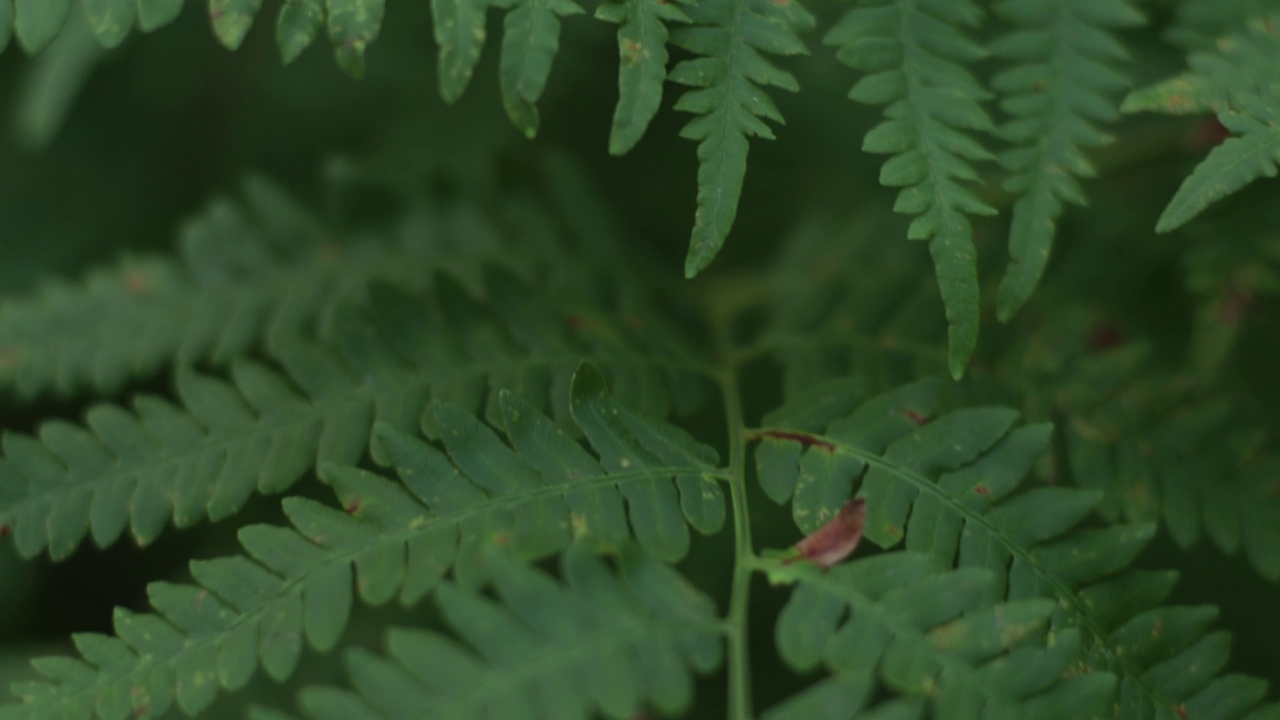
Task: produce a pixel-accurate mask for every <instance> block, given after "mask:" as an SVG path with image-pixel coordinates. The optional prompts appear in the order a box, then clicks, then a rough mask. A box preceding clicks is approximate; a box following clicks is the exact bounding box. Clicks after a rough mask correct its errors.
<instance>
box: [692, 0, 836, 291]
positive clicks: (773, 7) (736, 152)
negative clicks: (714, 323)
mask: <svg viewBox="0 0 1280 720" xmlns="http://www.w3.org/2000/svg"><path fill="white" fill-rule="evenodd" d="M688 14H689V18H690V19H691V20H692V21H693V27H686V28H680V29H678V30H676V31H675V32H673V33H672V35H671V40H672V42H673V43H674V44H675V45H676V46H677V47H679V48H681V49H683V50H687V51H689V52H690V53H693V54H694V55H695V56H696V57H695V58H693V59H691V60H684V61H682V62H681V63H680V64H678V65H676V66H675V68H673V69H672V70H671V75H670V78H669V79H670V80H671V81H672V82H675V83H679V84H681V85H686V86H688V87H690V88H692V89H690V90H687V91H685V93H684V94H683V95H681V96H680V99H679V100H678V101H677V102H676V106H675V107H676V110H681V111H684V112H688V113H693V114H694V115H696V116H697V117H695V118H694V119H693V120H690V121H689V123H688V124H686V125H685V126H684V129H682V130H681V131H680V136H681V137H683V138H687V139H689V140H695V141H697V143H698V200H697V205H698V209H697V213H696V214H695V216H694V220H693V234H692V236H691V237H690V240H689V254H688V255H687V256H686V258H685V265H684V274H685V277H689V278H692V277H693V276H695V275H697V274H698V273H699V272H701V271H702V270H703V269H704V268H706V267H707V266H708V265H710V264H711V261H712V259H714V258H715V256H716V254H717V253H718V252H720V248H721V246H723V245H724V241H725V238H726V237H728V235H729V229H730V228H731V227H732V226H733V220H734V217H736V216H737V213H738V199H739V197H740V196H741V195H742V183H743V180H744V178H745V177H746V173H747V151H748V149H749V144H748V142H747V138H748V137H753V136H754V137H759V138H765V139H768V140H772V139H773V138H774V134H773V130H771V129H770V128H769V125H768V124H767V123H766V122H765V120H772V121H773V122H776V123H782V122H783V119H782V114H781V113H780V112H778V108H777V106H776V105H774V103H773V100H772V99H771V98H770V97H769V95H768V94H767V93H766V92H765V88H766V87H776V88H781V89H783V90H790V91H792V92H795V91H797V90H799V89H800V85H799V83H798V82H797V81H796V79H795V77H794V76H792V75H791V73H788V72H786V71H785V70H782V69H780V68H779V67H777V66H776V65H774V64H773V62H772V61H770V60H769V58H768V55H800V54H804V53H806V52H807V50H806V49H805V46H804V42H803V41H801V40H800V37H799V35H798V34H797V33H799V32H804V31H806V30H809V29H811V28H812V27H813V25H814V20H813V16H812V15H810V14H809V13H808V11H807V10H805V9H804V8H803V7H801V6H800V3H799V2H798V0H700V2H699V3H698V4H697V5H696V6H691V7H690V8H689V9H688Z"/></svg>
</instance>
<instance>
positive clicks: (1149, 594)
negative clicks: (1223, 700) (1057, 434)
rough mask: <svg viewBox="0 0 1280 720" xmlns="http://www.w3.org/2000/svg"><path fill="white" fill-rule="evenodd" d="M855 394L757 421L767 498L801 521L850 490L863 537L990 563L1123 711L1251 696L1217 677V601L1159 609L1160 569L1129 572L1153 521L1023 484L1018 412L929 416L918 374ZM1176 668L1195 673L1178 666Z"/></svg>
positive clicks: (1221, 657)
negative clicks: (865, 396) (882, 389)
mask: <svg viewBox="0 0 1280 720" xmlns="http://www.w3.org/2000/svg"><path fill="white" fill-rule="evenodd" d="M859 395H860V393H859V392H858V391H857V390H856V389H855V388H853V387H851V386H850V384H849V383H847V382H846V383H836V384H828V385H825V386H820V387H818V388H814V389H813V390H812V391H811V392H810V393H809V394H808V395H807V396H805V397H803V398H800V397H798V398H796V399H795V400H794V401H793V402H791V403H789V404H788V405H787V406H785V407H784V408H782V409H780V410H779V411H777V412H775V413H772V414H771V415H769V416H766V418H765V427H764V428H762V429H760V430H759V431H757V432H756V435H755V436H756V437H757V438H758V439H760V441H761V447H760V448H759V449H758V450H757V464H758V467H759V476H760V480H761V483H762V485H763V487H764V489H765V491H766V492H767V493H768V494H769V495H770V496H771V497H772V498H773V499H775V500H777V501H779V502H782V501H786V500H787V499H791V502H792V512H793V516H794V517H795V518H796V521H797V524H798V525H799V526H800V528H801V530H803V531H806V532H809V531H812V529H815V528H816V527H817V526H818V525H819V524H820V523H821V522H822V521H824V520H825V519H826V518H828V517H830V516H831V515H832V514H834V513H835V512H836V511H838V509H839V507H840V506H841V505H842V504H843V503H844V501H845V499H846V498H848V497H849V496H850V495H851V494H854V493H855V492H856V494H857V495H858V496H860V497H863V498H865V500H866V503H867V518H866V525H865V527H864V536H865V537H866V538H867V539H868V540H870V541H871V542H873V543H876V544H878V545H880V546H882V547H892V546H895V545H897V544H899V543H903V542H905V545H906V548H907V549H908V550H915V551H918V552H922V553H926V554H928V555H930V556H932V558H933V560H934V562H935V563H936V564H938V565H939V566H941V567H944V568H947V567H952V566H958V567H961V568H965V567H979V568H986V569H988V570H990V571H991V572H992V573H993V574H994V578H995V583H994V584H993V585H992V588H991V590H990V594H989V595H988V600H989V601H990V602H1000V601H1017V600H1026V599H1031V598H1049V599H1051V600H1054V601H1055V602H1057V603H1059V604H1060V605H1061V608H1060V610H1059V611H1058V612H1056V613H1055V615H1054V618H1053V620H1052V625H1051V626H1052V628H1053V631H1054V632H1061V631H1065V630H1068V629H1072V628H1074V629H1078V630H1079V631H1080V633H1081V639H1082V641H1083V642H1082V645H1081V651H1080V653H1079V659H1080V660H1081V661H1083V662H1085V663H1086V664H1087V666H1088V667H1089V668H1091V669H1093V670H1097V671H1103V672H1109V673H1113V674H1114V675H1116V677H1117V679H1118V686H1117V692H1116V694H1115V696H1114V698H1113V703H1114V704H1115V710H1116V712H1117V713H1118V714H1119V716H1121V717H1130V716H1134V717H1163V716H1167V715H1169V714H1170V713H1175V712H1177V711H1178V709H1179V708H1180V707H1182V706H1184V705H1185V706H1187V707H1191V706H1196V707H1203V706H1205V705H1206V704H1208V703H1211V702H1212V701H1213V698H1215V697H1217V696H1219V695H1220V694H1223V693H1230V694H1233V695H1234V696H1235V700H1237V701H1239V703H1240V705H1239V708H1240V713H1243V712H1244V711H1246V710H1247V709H1249V708H1252V707H1254V706H1256V705H1257V703H1258V702H1260V700H1261V698H1262V695H1263V693H1264V692H1265V683H1262V682H1261V681H1256V682H1255V681H1252V680H1248V681H1242V680H1240V679H1239V678H1238V677H1236V676H1223V677H1215V675H1216V673H1217V672H1218V670H1220V669H1221V667H1222V664H1223V663H1224V662H1225V659H1226V654H1225V648H1226V645H1225V643H1226V642H1227V637H1226V635H1225V634H1224V633H1208V628H1209V625H1210V623H1211V622H1212V620H1213V619H1214V617H1216V615H1217V611H1216V609H1215V608H1212V607H1162V606H1160V605H1159V603H1160V601H1161V600H1162V599H1163V598H1164V597H1165V596H1166V595H1167V594H1168V592H1169V590H1170V589H1171V588H1172V584H1173V580H1174V576H1173V575H1172V574H1161V573H1153V572H1150V571H1138V570H1127V568H1128V566H1129V565H1130V564H1131V563H1132V562H1133V560H1134V558H1135V557H1136V556H1137V554H1138V553H1139V552H1140V551H1141V550H1142V548H1143V547H1144V546H1145V545H1146V544H1147V542H1148V541H1149V540H1150V539H1151V537H1152V534H1153V532H1154V526H1152V525H1150V524H1134V525H1126V524H1120V525H1112V526H1108V527H1106V528H1102V529H1082V528H1080V527H1079V524H1080V523H1081V521H1082V520H1084V519H1085V518H1086V517H1088V516H1089V515H1090V514H1091V513H1092V511H1093V510H1094V508H1095V507H1096V506H1097V505H1098V503H1099V501H1100V500H1101V499H1102V494H1101V493H1099V492H1097V491H1091V490H1078V489H1071V488H1062V487H1052V486H1042V487H1025V486H1024V483H1023V478H1024V476H1026V475H1027V474H1028V472H1029V471H1030V469H1031V468H1032V466H1033V464H1034V463H1035V462H1036V460H1037V458H1039V457H1040V456H1041V455H1043V454H1044V453H1045V451H1046V450H1047V449H1048V444H1049V439H1050V432H1051V428H1050V427H1049V426H1048V425H1035V426H1029V427H1022V428H1016V429H1015V428H1014V427H1013V425H1014V422H1015V420H1016V418H1017V414H1016V413H1015V412H1013V411H1010V410H1004V409H999V408H975V409H968V410H960V411H955V412H951V413H948V414H944V415H942V416H940V417H937V418H936V419H933V418H931V416H932V414H933V408H934V391H933V388H932V387H931V385H930V384H929V383H919V384H915V385H909V386H906V387H903V388H900V389H898V390H894V391H891V392H889V393H886V394H883V395H879V396H876V397H874V398H871V399H869V400H866V401H865V402H864V401H863V400H862V398H861V397H860V396H859ZM1152 627H1156V628H1163V629H1164V630H1163V631H1157V632H1154V633H1152V632H1151V628H1152ZM1189 666H1194V667H1196V668H1198V672H1197V673H1195V674H1194V677H1193V676H1191V675H1188V674H1186V673H1181V674H1180V671H1179V670H1178V668H1184V669H1185V668H1187V667H1189ZM1241 683H1243V684H1241ZM1108 714H1109V713H1108ZM1232 717H1235V715H1232Z"/></svg>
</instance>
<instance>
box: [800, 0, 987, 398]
mask: <svg viewBox="0 0 1280 720" xmlns="http://www.w3.org/2000/svg"><path fill="white" fill-rule="evenodd" d="M859 5H860V7H856V8H854V9H853V10H850V11H849V12H848V13H847V14H846V15H845V16H844V17H843V18H842V19H841V20H840V22H839V23H838V24H837V25H836V26H835V27H834V28H832V29H831V32H829V33H828V34H827V37H826V39H825V42H826V43H827V44H829V45H835V46H837V47H839V48H840V51H839V54H838V55H837V57H839V59H840V61H841V62H843V63H845V64H846V65H849V66H850V67H852V68H854V69H856V70H860V71H862V72H864V73H867V75H866V76H865V77H864V78H862V79H861V80H860V81H858V83H857V85H855V86H854V88H853V90H852V91H850V93H849V97H851V98H852V99H854V100H856V101H858V102H862V103H867V104H872V105H888V107H887V108H886V109H885V115H886V116H887V117H888V120H886V121H885V122H883V123H881V124H880V125H878V126H876V127H875V128H872V130H871V132H869V133H867V136H866V139H865V140H864V141H863V144H862V149H863V150H865V151H867V152H871V153H877V154H890V155H893V156H894V157H892V158H890V159H889V160H888V161H887V162H886V163H885V164H884V167H883V168H881V171H880V182H881V184H883V185H887V186H890V187H901V188H903V189H902V190H901V191H899V193H898V199H897V202H896V203H895V204H894V210H895V211H897V212H900V213H904V214H908V215H915V216H917V217H916V218H915V219H914V220H912V221H911V225H910V227H909V229H908V230H907V237H908V238H910V239H913V240H929V252H930V254H931V255H932V256H933V263H934V267H935V268H936V270H937V275H938V287H939V288H940V289H941V291H942V300H943V304H944V305H945V307H946V313H947V322H948V323H949V328H948V333H947V334H948V338H949V340H950V354H949V356H948V364H949V366H950V369H951V375H952V376H953V377H955V378H957V379H958V378H960V377H961V376H963V375H964V369H965V365H966V364H967V363H968V362H969V357H970V356H971V355H972V354H973V350H974V348H975V347H976V345H977V342H978V316H979V298H978V271H977V258H976V255H975V250H974V247H973V228H972V227H971V226H970V224H969V219H968V218H967V217H966V214H976V215H994V214H995V209H994V208H992V207H990V206H989V205H987V204H986V203H984V202H983V201H982V200H980V199H978V197H977V196H976V195H974V194H973V193H972V192H971V191H969V190H968V189H967V188H965V187H964V185H963V184H962V183H963V182H965V181H972V180H976V179H977V173H976V172H975V171H974V169H973V166H972V165H971V164H970V162H971V161H978V160H990V159H992V155H991V153H989V152H988V151H987V150H986V149H984V148H983V147H982V145H981V144H980V143H979V142H978V141H976V140H974V139H973V137H972V134H971V131H974V130H982V131H988V132H990V131H993V130H994V129H995V126H994V125H993V124H992V122H991V118H990V117H988V116H987V113H986V111H985V110H983V109H982V106H981V105H980V102H981V101H983V100H985V99H986V98H987V97H988V93H987V91H986V90H984V89H983V88H982V86H981V85H980V84H979V83H978V81H977V80H975V79H974V78H973V76H972V75H970V74H969V72H968V70H966V69H965V67H964V66H965V64H967V63H972V62H975V61H977V60H978V59H980V58H982V57H983V56H984V55H985V54H986V53H985V51H984V50H983V49H982V48H981V47H979V46H978V45H977V44H975V43H974V42H973V41H972V40H970V39H969V38H968V37H966V36H965V34H964V33H963V32H962V31H961V29H960V26H968V27H973V26H976V25H977V24H978V23H979V22H980V20H981V19H982V11H981V10H980V9H979V8H978V6H977V5H975V4H974V3H973V2H971V0H875V1H874V2H860V3H859Z"/></svg>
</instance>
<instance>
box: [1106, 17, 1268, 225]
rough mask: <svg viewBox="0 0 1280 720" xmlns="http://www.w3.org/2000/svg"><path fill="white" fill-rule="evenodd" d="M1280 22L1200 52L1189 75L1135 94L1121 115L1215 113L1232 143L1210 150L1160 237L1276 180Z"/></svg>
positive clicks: (1259, 24) (1163, 219) (1253, 24)
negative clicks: (1251, 187) (1255, 185)
mask: <svg viewBox="0 0 1280 720" xmlns="http://www.w3.org/2000/svg"><path fill="white" fill-rule="evenodd" d="M1277 22H1280V16H1278V17H1273V18H1269V19H1256V20H1252V21H1250V22H1249V25H1248V28H1247V29H1246V31H1245V32H1243V33H1237V34H1233V35H1231V36H1229V37H1228V38H1226V39H1225V40H1224V41H1222V42H1221V43H1220V44H1219V45H1220V49H1219V52H1218V53H1215V54H1209V53H1196V54H1193V55H1192V56H1191V57H1190V58H1189V60H1188V62H1189V64H1190V65H1191V69H1192V71H1191V73H1190V74H1188V75H1186V76H1183V77H1179V78H1174V79H1172V80H1167V81H1165V82H1163V83H1160V84H1158V85H1156V86H1154V87H1151V88H1147V89H1145V90H1142V91H1138V92H1137V93H1134V94H1133V95H1132V96H1131V97H1130V98H1128V99H1127V100H1126V101H1125V104H1124V106H1123V109H1124V110H1126V111H1128V112H1134V111H1138V110H1158V111H1161V112H1166V113H1170V114H1185V113H1187V112H1197V111H1204V110H1207V109H1212V110H1213V111H1214V112H1216V113H1217V115H1218V121H1219V122H1221V123H1222V125H1223V127H1225V128H1226V129H1227V130H1228V131H1230V132H1231V133H1232V137H1229V138H1227V140H1226V141H1225V142H1223V143H1222V144H1221V145H1219V146H1217V147H1215V148H1214V149H1213V150H1211V151H1209V155H1208V157H1206V158H1205V159H1204V160H1203V161H1201V163H1200V164H1199V165H1197V166H1196V168H1195V170H1193V171H1192V173H1191V175H1190V176H1188V177H1187V179H1186V180H1185V181H1183V183H1182V186H1181V187H1179V188H1178V192H1177V193H1176V194H1175V195H1174V196H1173V199H1172V200H1170V201H1169V205H1168V206H1167V207H1166V208H1165V210H1164V212H1163V213H1162V214H1161V215H1160V219H1159V221H1157V223H1156V231H1157V232H1170V231H1172V230H1176V229H1178V228H1179V227H1181V226H1182V225H1184V224H1186V223H1187V222H1188V221H1189V220H1191V219H1192V218H1194V217H1196V216H1197V215H1199V214H1200V213H1201V212H1203V211H1204V210H1205V209H1206V208H1208V207H1209V206H1210V205H1212V204H1213V203H1215V202H1217V201H1219V200H1221V199H1223V198H1225V197H1227V196H1229V195H1231V194H1233V193H1235V192H1237V191H1239V190H1240V189H1241V188H1243V187H1245V186H1246V185H1248V184H1249V183H1251V182H1253V181H1254V180H1257V179H1258V178H1260V177H1275V175H1276V172H1277V163H1280V130H1278V129H1277V127H1278V126H1280V90H1277V88H1276V87H1275V83H1274V78H1273V74H1272V72H1271V70H1272V68H1274V67H1275V61H1276V58H1277V57H1280V39H1278V38H1277V36H1276V32H1275V23H1277Z"/></svg>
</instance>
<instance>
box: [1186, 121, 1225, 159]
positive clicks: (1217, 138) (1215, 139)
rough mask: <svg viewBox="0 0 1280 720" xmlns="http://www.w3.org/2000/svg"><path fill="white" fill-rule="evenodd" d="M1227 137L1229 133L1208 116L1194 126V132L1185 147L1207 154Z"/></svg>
mask: <svg viewBox="0 0 1280 720" xmlns="http://www.w3.org/2000/svg"><path fill="white" fill-rule="evenodd" d="M1229 137H1231V132H1230V131H1229V130H1227V128H1226V127H1225V126H1224V125H1223V124H1222V123H1220V122H1218V118H1217V117H1214V116H1210V117H1208V118H1206V119H1205V120H1204V122H1202V123H1200V124H1199V125H1197V126H1196V130H1195V132H1193V133H1192V134H1191V137H1190V138H1188V139H1187V147H1188V148H1190V149H1191V150H1196V151H1199V152H1208V151H1209V150H1211V149H1213V148H1215V147H1217V146H1218V145H1221V144H1222V142H1223V141H1224V140H1226V139H1227V138H1229Z"/></svg>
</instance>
